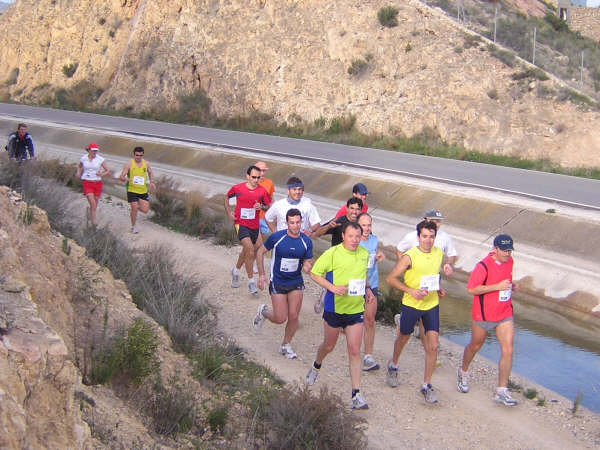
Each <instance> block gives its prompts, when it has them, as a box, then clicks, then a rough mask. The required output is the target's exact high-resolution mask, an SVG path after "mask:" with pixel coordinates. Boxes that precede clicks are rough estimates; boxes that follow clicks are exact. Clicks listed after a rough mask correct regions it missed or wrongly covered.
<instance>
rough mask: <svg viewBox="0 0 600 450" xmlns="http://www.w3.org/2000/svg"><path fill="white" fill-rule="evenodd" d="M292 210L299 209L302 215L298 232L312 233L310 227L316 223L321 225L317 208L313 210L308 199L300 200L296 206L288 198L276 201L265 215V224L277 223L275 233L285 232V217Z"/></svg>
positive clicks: (313, 207)
mask: <svg viewBox="0 0 600 450" xmlns="http://www.w3.org/2000/svg"><path fill="white" fill-rule="evenodd" d="M292 208H296V209H299V210H300V213H301V214H302V226H301V228H300V231H306V230H310V231H312V230H311V226H313V225H314V224H316V223H321V218H320V217H319V213H318V212H317V208H315V206H314V205H313V204H312V202H311V201H310V199H309V198H306V197H302V198H300V201H299V202H298V204H297V205H294V204H292V203H290V202H289V200H288V197H286V198H282V199H280V200H277V201H276V202H275V203H273V204H272V205H271V207H270V208H269V210H268V211H267V212H266V213H265V220H266V221H267V222H277V231H280V230H285V229H287V223H286V221H285V215H286V214H287V212H288V211H289V210H290V209H292Z"/></svg>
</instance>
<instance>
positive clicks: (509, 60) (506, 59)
mask: <svg viewBox="0 0 600 450" xmlns="http://www.w3.org/2000/svg"><path fill="white" fill-rule="evenodd" d="M488 51H489V52H490V55H492V56H493V57H495V58H497V59H499V60H500V61H502V62H503V63H504V64H506V65H507V66H508V67H514V66H515V64H516V62H517V60H516V58H515V55H514V53H512V52H508V51H506V50H501V49H499V48H498V47H497V46H495V45H494V44H490V45H488Z"/></svg>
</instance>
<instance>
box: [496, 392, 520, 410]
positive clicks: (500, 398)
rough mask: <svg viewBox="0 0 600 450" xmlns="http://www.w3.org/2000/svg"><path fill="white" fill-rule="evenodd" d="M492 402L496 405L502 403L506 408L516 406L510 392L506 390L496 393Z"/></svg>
mask: <svg viewBox="0 0 600 450" xmlns="http://www.w3.org/2000/svg"><path fill="white" fill-rule="evenodd" d="M494 401H495V402H496V403H502V404H503V405H506V406H516V405H517V401H516V400H515V399H514V398H512V397H511V395H510V392H508V389H506V388H505V389H501V390H498V391H496V395H494Z"/></svg>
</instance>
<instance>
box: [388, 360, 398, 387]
mask: <svg viewBox="0 0 600 450" xmlns="http://www.w3.org/2000/svg"><path fill="white" fill-rule="evenodd" d="M385 382H386V383H387V385H388V386H389V387H393V388H395V387H398V384H399V383H398V369H397V368H396V369H394V368H393V367H392V360H390V361H388V366H387V377H386V379H385Z"/></svg>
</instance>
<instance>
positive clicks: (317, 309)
mask: <svg viewBox="0 0 600 450" xmlns="http://www.w3.org/2000/svg"><path fill="white" fill-rule="evenodd" d="M324 297H325V289H321V293H320V294H319V298H318V299H317V301H316V302H315V306H314V310H315V314H321V313H322V312H323V299H324Z"/></svg>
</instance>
